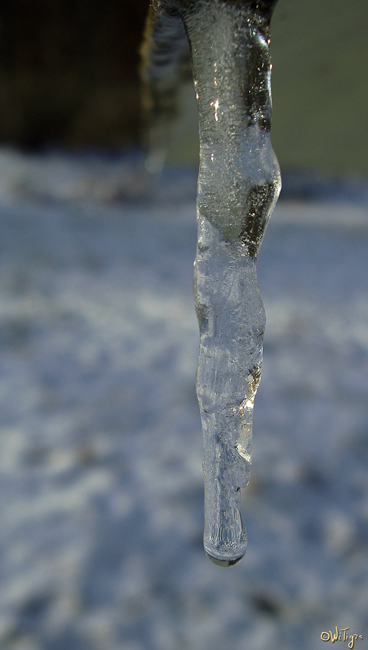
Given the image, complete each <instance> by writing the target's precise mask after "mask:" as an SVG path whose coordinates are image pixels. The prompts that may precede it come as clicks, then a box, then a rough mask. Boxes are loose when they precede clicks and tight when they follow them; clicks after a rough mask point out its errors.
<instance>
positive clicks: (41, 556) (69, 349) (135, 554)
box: [0, 150, 368, 650]
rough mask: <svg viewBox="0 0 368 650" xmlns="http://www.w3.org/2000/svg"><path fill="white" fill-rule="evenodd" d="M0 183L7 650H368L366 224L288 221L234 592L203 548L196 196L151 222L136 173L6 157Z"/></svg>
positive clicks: (267, 288) (273, 289)
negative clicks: (327, 639) (352, 636)
mask: <svg viewBox="0 0 368 650" xmlns="http://www.w3.org/2000/svg"><path fill="white" fill-rule="evenodd" d="M0 175H1V182H0V223H1V238H0V251H1V255H0V368H1V373H0V403H1V409H0V425H1V430H0V434H1V437H0V446H1V447H0V448H1V454H0V465H1V473H0V481H1V495H2V503H1V524H2V525H1V532H0V541H1V547H2V551H1V558H2V561H1V566H0V584H1V596H0V646H1V648H4V649H6V650H8V649H9V650H44V649H47V650H94V649H96V648H97V649H101V650H166V649H167V650H184V649H192V648H193V649H194V648H195V649H197V648H200V649H201V650H220V649H221V650H222V649H223V648H224V647H226V648H227V649H228V650H239V648H248V647H249V648H252V650H258V649H259V650H263V649H264V648H266V647H280V648H283V649H284V650H295V648H301V649H308V650H309V649H310V650H314V649H315V648H318V647H319V645H320V644H321V643H322V641H321V633H322V632H323V631H329V630H330V629H331V630H334V629H335V626H336V625H337V626H338V627H339V628H340V629H341V628H343V627H347V626H349V627H350V633H356V634H362V635H363V637H364V639H365V637H366V636H367V635H368V631H367V625H368V614H367V612H368V581H367V578H368V561H367V560H368V553H367V540H368V498H367V494H368V489H367V488H368V472H367V458H368V445H367V428H368V406H367V405H368V400H367V394H368V282H367V278H368V255H367V249H368V203H367V202H366V201H363V200H362V201H360V202H355V203H354V202H352V201H350V202H343V201H342V200H341V198H340V200H339V202H335V203H334V201H333V197H332V198H330V200H329V201H323V200H318V201H314V202H313V201H310V202H308V203H306V202H299V203H298V202H297V201H294V202H292V203H291V202H287V203H282V202H280V203H279V205H278V207H277V208H276V210H275V213H274V215H273V217H272V219H271V222H270V225H269V228H268V231H267V233H266V237H265V240H264V243H263V245H262V248H261V253H260V256H259V261H258V276H259V283H260V289H261V295H262V297H263V299H264V303H265V308H266V313H267V327H266V335H265V347H264V363H263V375H262V381H261V385H260V388H259V391H258V394H257V397H256V401H255V412H254V453H253V472H252V478H251V481H250V484H249V486H248V488H247V489H246V490H245V491H244V495H243V496H244V516H245V521H246V525H247V532H248V550H247V552H246V555H245V557H244V558H243V560H242V561H241V563H240V564H238V565H237V566H235V567H233V568H231V569H227V570H225V569H221V568H219V567H216V566H214V565H213V564H212V563H211V562H210V561H209V560H208V559H207V558H206V556H205V553H204V551H203V546H202V534H203V477H202V467H201V464H202V438H201V430H200V418H199V412H198V406H197V402H196V397H195V390H194V384H195V371H196V364H197V354H198V330H197V322H196V318H195V313H194V306H193V301H192V288H191V285H192V272H193V260H194V255H195V243H196V224H195V204H194V191H195V182H194V174H185V173H184V172H183V173H181V174H179V173H177V174H175V173H174V172H172V173H171V172H168V173H167V176H164V178H163V180H162V181H161V184H160V185H159V186H157V187H156V188H153V190H152V188H151V191H152V192H153V193H152V196H151V198H149V192H148V191H147V192H146V190H145V182H146V181H145V179H144V178H143V179H142V176H141V175H140V174H139V165H138V162H137V160H136V159H135V158H134V156H133V157H129V156H127V157H124V156H122V157H121V158H120V159H113V160H108V159H106V158H103V157H102V156H97V155H96V156H94V157H88V156H86V157H84V158H83V157H81V156H79V157H78V156H72V155H70V154H69V155H67V154H62V153H53V154H43V155H39V156H26V155H24V154H20V153H17V152H14V151H9V150H3V151H2V152H1V155H0ZM24 188H26V190H25V189H24ZM363 644H364V641H361V640H357V641H356V647H357V648H359V647H362V648H363V647H364V645H363Z"/></svg>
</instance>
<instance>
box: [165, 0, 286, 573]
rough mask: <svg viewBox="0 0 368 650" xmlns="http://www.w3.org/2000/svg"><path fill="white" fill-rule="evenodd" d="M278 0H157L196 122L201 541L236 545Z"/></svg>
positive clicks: (225, 559) (221, 554) (225, 554)
mask: <svg viewBox="0 0 368 650" xmlns="http://www.w3.org/2000/svg"><path fill="white" fill-rule="evenodd" d="M274 5H275V1H273V0H269V1H267V0H259V1H256V2H251V1H247V0H244V1H243V2H241V1H234V0H156V2H155V3H154V6H155V9H156V11H159V12H160V11H161V12H168V13H171V14H173V15H175V14H177V15H179V16H180V17H181V19H182V20H183V23H184V26H185V29H186V32H187V35H188V38H189V42H190V46H191V53H192V63H193V73H194V83H195V90H196V98H197V104H198V113H199V125H200V167H199V177H198V195H197V221H198V245H197V254H196V260H195V271H194V299H195V305H196V311H197V316H198V321H199V327H200V350H199V364H198V372H197V395H198V401H199V407H200V412H201V418H202V427H203V443H204V461H203V470H204V479H205V531H204V546H205V550H206V552H207V554H208V556H209V557H210V558H211V560H212V561H214V562H215V563H216V564H219V565H221V566H230V565H233V564H235V563H236V562H238V561H239V560H240V559H241V557H242V556H243V555H244V553H245V549H246V544H247V538H246V531H245V527H244V524H243V521H242V516H241V504H240V488H242V487H245V486H246V485H247V484H248V482H249V478H250V470H251V454H252V420H253V404H254V398H255V394H256V391H257V388H258V385H259V381H260V376H261V363H262V342H263V335H264V328H265V313H264V308H263V304H262V300H261V297H260V294H259V289H258V282H257V274H256V266H255V263H256V259H257V255H258V252H259V247H260V245H261V242H262V239H263V236H264V232H265V229H266V226H267V223H268V220H269V218H270V215H271V213H272V210H273V208H274V205H275V203H276V201H277V198H278V195H279V191H280V187H281V180H280V173H279V167H278V163H277V159H276V157H275V154H274V152H273V149H272V146H271V141H270V126H271V88H270V75H271V63H270V56H269V44H270V38H269V24H270V19H271V13H272V9H273V6H274Z"/></svg>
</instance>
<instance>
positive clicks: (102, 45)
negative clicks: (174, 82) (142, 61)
mask: <svg viewBox="0 0 368 650" xmlns="http://www.w3.org/2000/svg"><path fill="white" fill-rule="evenodd" d="M148 4H149V0H2V1H1V3H0V142H2V143H12V144H17V145H20V146H23V147H27V148H38V147H42V146H43V145H46V144H47V145H48V144H51V145H52V144H62V145H66V146H72V147H83V146H86V145H88V146H91V145H92V146H96V145H97V146H99V145H101V146H107V147H113V148H117V147H121V146H124V145H129V144H131V143H133V142H136V141H137V138H138V130H139V110H138V107H139V83H138V77H137V66H138V62H139V54H138V50H139V45H140V41H141V36H142V30H143V26H144V21H145V16H146V14H147V9H148Z"/></svg>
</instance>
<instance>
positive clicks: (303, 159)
mask: <svg viewBox="0 0 368 650" xmlns="http://www.w3.org/2000/svg"><path fill="white" fill-rule="evenodd" d="M367 33H368V0H308V1H307V0H279V3H278V4H277V5H276V9H275V12H274V16H273V19H272V29H271V36H272V45H271V52H272V61H273V75H272V94H273V123H272V142H273V146H274V149H275V151H276V153H277V157H278V159H279V161H280V165H281V168H282V170H284V171H286V170H309V171H312V172H313V171H314V172H316V171H323V172H330V173H338V174H341V173H356V172H358V173H363V174H366V173H367V172H368V132H367V124H366V122H367V115H368V44H367V43H368V39H367ZM182 107H183V118H182V120H181V121H180V122H179V123H178V125H177V127H176V129H175V131H174V134H173V146H172V151H171V154H170V159H171V160H172V161H176V162H184V163H191V164H193V163H194V164H196V163H197V161H198V134H197V130H198V127H197V114H196V107H195V101H194V97H193V89H192V87H189V86H188V87H187V88H186V89H184V90H183V95H182Z"/></svg>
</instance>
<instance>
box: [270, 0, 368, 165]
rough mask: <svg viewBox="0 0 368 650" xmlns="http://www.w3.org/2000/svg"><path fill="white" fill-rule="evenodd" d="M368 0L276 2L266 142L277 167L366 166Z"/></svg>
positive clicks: (367, 161)
mask: <svg viewBox="0 0 368 650" xmlns="http://www.w3.org/2000/svg"><path fill="white" fill-rule="evenodd" d="M367 32H368V1H367V0H308V2H307V1H306V0H280V2H279V4H278V5H276V9H275V13H274V16H273V22H272V60H273V78H272V94H273V125H272V141H273V145H274V149H275V150H276V152H277V156H278V158H279V160H280V163H281V165H282V167H283V168H287V169H295V168H309V169H313V170H330V171H333V172H352V171H362V172H367V171H368V133H367V114H368V87H367V81H368V45H367Z"/></svg>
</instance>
